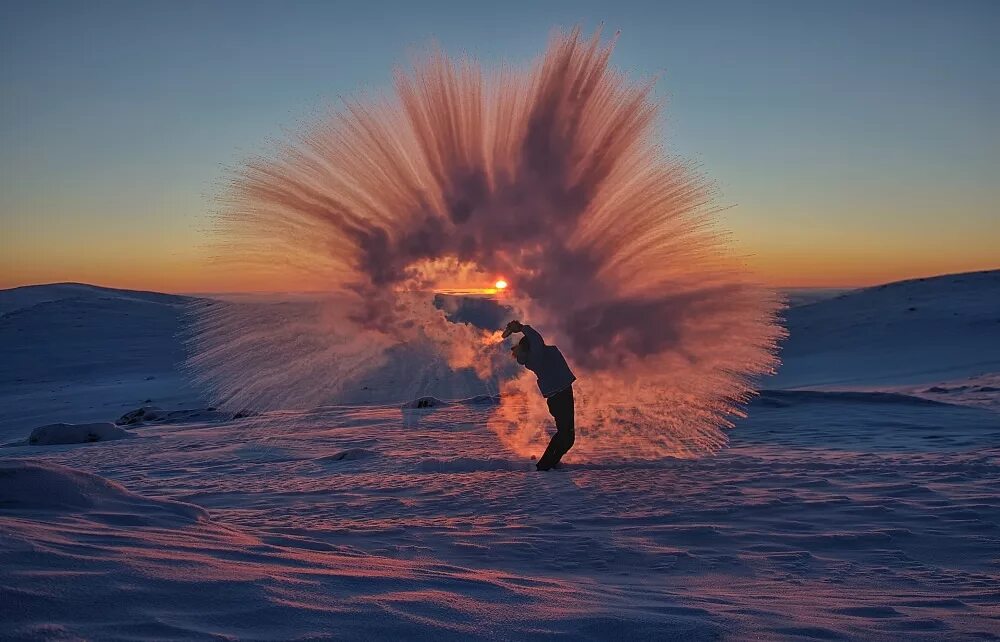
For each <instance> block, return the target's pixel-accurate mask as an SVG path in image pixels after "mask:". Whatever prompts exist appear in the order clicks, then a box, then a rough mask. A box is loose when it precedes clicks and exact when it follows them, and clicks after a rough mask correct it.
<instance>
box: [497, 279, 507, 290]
mask: <svg viewBox="0 0 1000 642" xmlns="http://www.w3.org/2000/svg"><path fill="white" fill-rule="evenodd" d="M505 287H507V282H506V281H504V280H503V279H500V280H499V281H497V282H496V288H497V289H498V290H502V289H504V288H505Z"/></svg>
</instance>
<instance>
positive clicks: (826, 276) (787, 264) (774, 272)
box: [0, 255, 1000, 295]
mask: <svg viewBox="0 0 1000 642" xmlns="http://www.w3.org/2000/svg"><path fill="white" fill-rule="evenodd" d="M5 258H7V257H5ZM852 258H855V257H852ZM881 258H882V260H881V261H879V260H876V259H874V258H873V257H856V260H854V261H844V260H843V259H840V260H838V259H837V258H836V257H833V256H817V255H813V256H808V257H807V256H790V255H784V256H780V255H779V256H774V255H768V256H762V255H758V256H755V257H751V258H749V259H748V263H749V265H750V267H751V269H752V270H753V271H754V272H755V273H756V274H757V275H758V277H759V279H760V281H761V282H762V283H764V284H766V285H768V286H771V287H775V288H811V287H816V288H821V287H834V288H854V287H867V286H871V285H879V284H882V283H890V282H892V281H900V280H905V279H912V278H920V277H929V276H935V275H939V274H953V273H959V272H975V271H979V270H990V269H1000V257H998V258H997V259H995V260H993V261H989V260H988V259H989V257H969V258H968V260H965V261H962V260H954V259H950V257H925V258H924V260H922V261H920V262H919V263H916V262H912V263H911V262H908V261H905V262H904V261H892V260H887V257H881ZM977 259H978V260H977ZM3 263H4V265H2V269H0V289H6V288H14V287H19V286H25V285H41V284H45V283H63V282H75V283H88V284H91V285H99V286H104V287H111V288H122V289H129V290H152V291H158V292H169V293H186V294H199V293H268V292H310V291H317V292H320V291H323V290H324V288H323V284H322V283H321V282H319V281H303V280H302V276H301V275H294V276H293V275H290V274H283V273H281V272H280V271H279V270H275V271H273V272H271V271H268V272H267V273H266V274H265V273H263V272H262V273H259V274H247V273H239V274H238V273H233V272H229V271H224V270H217V269H208V268H207V267H206V266H204V265H200V264H199V263H198V262H197V261H194V262H192V263H187V262H182V261H176V260H174V261H171V260H157V259H156V257H147V258H146V260H144V261H121V260H114V259H110V260H109V259H108V257H100V258H98V257H94V258H93V259H92V260H86V261H84V260H80V261H60V262H57V263H54V264H49V265H39V264H37V263H34V262H33V263H34V264H32V265H25V264H17V263H15V264H11V263H10V262H8V261H7V260H4V261H3ZM18 263H20V262H18ZM501 283H503V284H504V285H502V286H501V285H500V284H501ZM509 287H510V284H509V283H507V282H506V281H505V280H504V279H498V280H497V282H496V283H494V284H493V286H492V287H484V288H455V289H436V290H435V291H438V292H441V293H445V294H463V293H467V294H484V295H485V294H497V293H498V292H501V291H503V290H506V289H508V288H509Z"/></svg>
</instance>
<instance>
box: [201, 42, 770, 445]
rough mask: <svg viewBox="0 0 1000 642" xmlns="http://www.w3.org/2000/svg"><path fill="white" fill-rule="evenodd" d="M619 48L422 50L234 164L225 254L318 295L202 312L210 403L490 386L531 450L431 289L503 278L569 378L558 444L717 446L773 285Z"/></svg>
mask: <svg viewBox="0 0 1000 642" xmlns="http://www.w3.org/2000/svg"><path fill="white" fill-rule="evenodd" d="M612 47H613V43H612V44H604V43H602V42H601V40H600V37H599V34H598V35H595V36H594V37H593V38H591V39H589V40H586V39H584V38H581V35H580V32H579V30H574V31H573V32H571V33H569V34H562V33H557V34H556V35H555V36H553V39H552V41H551V43H550V45H549V47H548V50H547V51H546V53H545V54H544V55H543V56H542V57H541V58H540V59H539V60H538V61H537V62H536V63H535V64H534V65H533V66H531V68H530V69H527V70H519V69H512V68H509V67H501V68H499V69H498V70H496V71H491V72H488V73H486V72H483V71H482V70H481V69H480V68H479V66H478V65H477V64H475V63H474V62H472V61H470V60H465V59H463V60H458V61H455V60H452V59H449V58H447V57H446V56H444V55H443V54H440V53H434V54H431V55H430V56H428V57H427V58H425V59H424V60H422V61H421V62H418V63H417V64H416V65H415V67H414V68H413V69H412V70H409V71H401V72H398V73H397V75H396V82H395V96H394V97H392V98H390V99H382V100H359V101H354V102H350V103H348V104H347V106H346V108H345V109H343V110H341V111H338V112H336V113H333V114H332V115H330V116H328V117H325V118H323V119H321V120H319V121H318V122H316V123H313V124H312V125H310V126H308V127H306V128H304V129H303V131H302V132H300V133H299V134H297V135H294V136H293V137H291V139H290V140H289V141H287V142H285V143H283V144H281V145H280V147H279V149H277V151H275V152H274V153H273V154H270V155H267V156H264V157H259V158H253V159H251V160H249V161H248V162H246V163H245V164H244V165H243V166H241V167H240V168H239V169H238V170H237V171H236V173H235V175H234V176H233V177H232V184H231V185H230V186H229V189H228V190H227V196H226V200H225V203H224V208H223V211H222V212H221V213H220V215H219V216H218V219H217V222H218V232H219V236H218V240H219V246H218V247H219V249H220V251H219V253H218V254H219V255H220V257H221V258H222V259H223V260H224V261H226V262H229V263H231V265H232V266H234V267H236V268H237V269H239V270H241V271H243V272H244V273H245V274H257V275H263V277H267V278H271V277H274V275H279V276H278V277H274V278H280V279H281V281H280V282H281V283H283V284H285V287H286V289H289V290H294V289H298V288H299V287H302V286H310V287H315V286H317V285H318V286H320V287H321V288H322V289H323V290H324V292H325V293H326V294H325V295H324V296H322V297H317V298H314V299H308V300H305V299H303V300H297V301H291V302H286V303H283V304H280V305H263V304H261V305H232V304H226V305H210V306H208V307H206V308H205V309H202V310H200V311H199V321H198V325H197V331H196V335H195V338H194V341H193V347H194V355H193V356H192V359H191V366H192V368H193V369H194V371H195V372H196V373H197V374H198V376H199V377H200V378H201V379H202V380H203V381H204V382H205V383H206V384H207V385H208V386H210V389H211V390H213V391H214V392H215V394H216V396H217V397H218V401H219V402H220V404H222V405H224V406H228V407H230V408H245V407H251V408H257V409H266V408H291V407H309V406H314V405H318V404H321V403H325V402H329V401H336V400H343V399H349V398H351V396H352V395H353V394H355V391H356V390H357V389H358V388H359V386H360V384H361V383H363V382H366V381H372V382H375V380H376V379H379V378H380V379H381V380H382V381H393V382H394V383H393V384H392V385H390V386H388V387H385V386H383V388H382V389H383V391H385V393H386V395H387V400H389V399H391V398H393V397H395V398H396V400H398V401H402V400H404V399H405V398H413V396H416V395H419V394H437V395H440V396H447V395H448V394H449V393H451V394H452V395H456V394H469V395H471V394H476V393H482V392H484V387H485V388H486V390H485V391H488V392H495V391H496V390H497V388H499V392H500V393H501V405H500V407H499V408H498V409H497V410H496V411H495V412H494V413H492V415H491V419H490V422H489V425H490V428H491V429H492V430H494V431H495V432H496V434H497V435H498V436H499V438H500V440H501V442H502V443H503V444H504V445H505V446H506V447H507V448H509V449H510V450H512V451H514V452H517V453H519V454H528V453H536V454H537V453H539V452H541V450H542V448H543V447H544V443H545V441H547V436H546V435H545V433H544V430H543V429H544V428H545V426H546V424H547V422H548V421H549V418H548V415H547V413H546V410H545V406H544V402H543V400H542V399H541V398H540V396H539V394H538V391H537V389H536V388H535V384H534V377H533V375H532V374H531V373H529V372H526V371H524V370H523V369H521V370H519V369H516V368H515V367H514V366H513V365H512V364H511V359H510V357H509V354H508V351H507V349H506V347H505V345H502V344H501V343H500V339H499V333H497V332H494V331H492V330H482V329H477V328H475V327H473V326H471V325H466V324H461V323H452V322H449V321H448V320H447V318H446V316H445V313H444V311H442V310H440V309H438V308H437V307H435V306H434V305H433V301H432V299H433V297H432V296H429V295H428V293H429V292H433V291H435V290H439V289H442V288H462V287H487V286H488V285H489V284H492V283H493V281H494V280H495V279H496V278H497V277H499V276H503V277H505V278H506V280H507V281H509V282H510V284H511V287H510V288H509V289H508V291H506V292H505V294H504V297H505V299H504V301H503V302H504V303H505V304H506V305H510V306H511V307H512V308H514V309H515V310H516V311H517V312H518V313H519V315H520V318H521V320H522V321H524V322H527V323H531V324H532V325H533V326H534V327H535V328H536V329H538V330H539V331H540V332H541V333H542V335H543V336H544V337H545V339H546V342H547V343H554V344H556V345H558V346H559V347H560V349H561V350H562V352H563V353H564V355H565V356H566V357H567V360H568V361H569V362H570V365H571V367H572V368H573V369H574V371H575V372H576V374H577V376H578V378H579V381H578V383H577V384H576V386H575V388H576V391H577V395H576V396H577V446H576V447H575V448H574V450H572V451H571V453H570V455H569V456H568V457H567V458H568V459H569V460H576V461H580V460H597V459H621V458H650V457H661V456H664V455H675V456H686V455H696V454H700V453H704V452H710V451H713V450H715V449H717V448H719V447H721V446H722V445H724V443H725V441H726V436H725V428H727V427H728V426H729V425H730V424H729V423H728V421H729V418H731V417H732V416H734V415H739V414H740V408H741V406H742V404H743V403H745V402H746V401H747V399H748V398H749V396H750V395H751V394H752V385H753V381H754V378H755V377H756V376H758V375H760V374H762V373H767V372H769V371H770V370H771V369H772V368H773V367H774V366H775V365H776V358H775V356H774V352H775V342H776V341H777V339H778V338H780V336H781V334H782V330H781V328H780V327H779V326H778V325H777V324H776V321H775V315H776V313H777V310H778V308H779V307H780V302H779V299H778V297H777V296H776V295H775V294H774V293H773V292H771V291H769V290H767V289H766V288H762V287H760V286H759V285H757V284H756V283H755V282H754V281H753V279H752V278H751V277H750V275H748V274H747V272H746V270H745V269H744V267H743V266H742V264H741V262H740V261H739V259H738V257H735V256H733V255H732V253H731V252H730V251H729V249H728V247H727V245H726V240H725V236H724V235H723V234H722V233H721V232H720V231H718V230H717V229H716V228H715V227H714V216H715V214H716V212H717V210H716V209H715V208H714V207H713V205H712V193H711V188H710V184H709V183H708V182H707V181H706V180H705V179H704V177H702V176H701V175H699V174H698V173H697V172H696V171H693V170H692V168H691V167H690V166H689V165H687V164H685V163H684V162H682V161H678V160H676V159H673V158H671V157H669V156H667V155H666V154H665V153H664V152H663V150H661V149H660V148H659V147H658V146H657V144H656V140H657V138H658V136H657V132H656V128H655V118H656V115H657V110H658V106H657V105H656V104H655V103H654V101H653V100H652V99H651V96H650V92H651V89H652V85H651V84H649V83H645V84H636V83H633V82H630V81H629V80H627V79H626V78H625V77H624V76H623V75H622V74H621V73H619V72H617V71H615V70H614V69H613V68H611V67H610V66H609V57H610V55H611V51H612ZM263 277H262V278H263ZM272 280H273V279H272ZM516 338H517V336H515V340H516ZM373 385H374V384H373Z"/></svg>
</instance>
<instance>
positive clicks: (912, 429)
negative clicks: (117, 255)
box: [0, 272, 1000, 640]
mask: <svg viewBox="0 0 1000 642" xmlns="http://www.w3.org/2000/svg"><path fill="white" fill-rule="evenodd" d="M184 304H185V299H183V298H181V297H170V296H167V295H154V294H149V293H130V292H121V291H109V290H103V289H96V288H90V287H89V286H68V285H60V286H42V287H40V288H36V289H30V288H29V289H25V288H21V289H17V290H8V291H4V292H0V314H2V316H0V408H2V409H3V412H2V417H0V443H6V444H8V447H6V448H3V449H0V638H3V639H17V638H42V639H45V638H57V639H62V638H67V639H76V638H87V639H135V638H212V637H228V638H240V639H261V640H271V639H288V638H307V639H323V638H336V639H375V638H390V639H434V640H443V639H456V640H467V639H521V638H538V639H551V638H566V639H680V640H689V639H694V640H697V639H733V640H743V639H824V640H826V639H864V640H869V639H884V640H896V639H927V640H940V639H969V640H973V639H977V640H978V639H1000V491H998V490H997V489H998V488H1000V414H997V409H998V407H1000V406H998V404H997V400H998V399H1000V385H998V383H1000V374H998V373H1000V272H987V273H978V274H971V275H956V276H949V277H941V278H935V279H927V280H923V281H915V282H906V283H900V284H891V285H888V286H884V287H882V288H872V289H866V290H861V291H855V292H849V293H843V294H841V295H839V296H835V297H833V298H828V299H825V300H821V301H817V302H813V303H808V304H804V305H800V306H796V307H793V308H792V309H790V310H789V311H788V315H787V316H788V322H789V329H790V331H791V337H790V339H789V342H788V345H787V349H786V353H785V358H786V361H787V366H786V368H783V369H782V371H781V372H780V373H779V375H778V376H777V377H775V378H773V379H772V380H770V381H768V382H765V386H766V387H767V388H768V390H767V391H766V392H764V393H762V395H761V396H760V398H759V399H757V400H756V401H755V402H754V403H753V404H752V406H751V407H750V409H749V418H748V419H746V420H744V421H741V422H739V424H738V426H737V427H736V429H735V430H733V431H732V432H731V440H732V441H731V445H730V447H728V448H726V449H725V450H723V451H722V452H720V453H719V454H718V455H716V456H713V457H709V458H704V459H700V460H663V461H646V462H631V463H625V464H620V465H588V464H581V463H577V464H573V463H569V464H567V465H566V466H565V467H564V468H563V470H561V471H557V472H551V473H547V474H543V473H537V472H534V471H533V470H532V466H531V462H529V461H523V460H520V459H518V458H515V457H513V456H511V455H509V454H507V453H505V452H503V451H502V450H501V449H500V448H499V446H498V443H497V440H496V438H495V436H494V435H493V434H492V433H490V432H489V431H488V430H487V429H486V428H485V421H486V417H487V416H488V414H489V413H490V412H491V409H492V408H493V405H492V403H491V399H490V398H488V397H481V398H478V399H470V400H466V401H465V402H460V403H448V404H437V403H433V402H432V403H430V404H429V407H410V408H400V407H399V406H398V405H393V406H385V405H365V406H341V407H325V408H319V409H316V410H313V411H310V412H304V413H287V412H286V413H275V414H274V415H272V416H265V417H256V416H250V417H243V418H240V419H235V420H230V419H228V418H227V417H226V416H224V415H222V414H221V413H219V412H216V411H213V410H210V409H208V408H206V405H207V402H206V401H205V400H204V399H201V398H199V396H198V394H197V391H194V390H191V389H190V388H188V387H187V386H186V384H185V381H184V377H183V374H182V372H181V371H180V370H179V369H178V368H177V362H178V360H179V359H180V358H181V357H182V356H183V346H182V345H181V343H180V341H179V338H178V336H179V334H180V333H182V331H183V325H184ZM910 308H913V309H912V310H911V309H910ZM411 405H413V406H417V405H420V406H427V405H428V404H411ZM143 407H145V410H144V411H143V412H141V413H134V414H131V415H129V416H128V417H127V418H123V415H125V414H126V413H128V412H129V411H134V410H137V409H139V408H143ZM182 411H183V412H182ZM119 419H122V424H123V425H122V429H123V430H126V431H128V432H129V433H131V434H134V435H135V438H131V439H116V440H113V441H106V442H105V441H100V442H98V443H84V444H71V445H44V446H42V445H28V444H26V443H25V440H26V439H27V438H28V436H29V434H30V433H31V431H32V430H33V429H34V428H36V427H38V426H41V425H44V424H53V423H57V422H69V423H74V424H84V423H87V422H97V421H104V422H108V421H115V420H119Z"/></svg>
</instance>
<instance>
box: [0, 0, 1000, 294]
mask: <svg viewBox="0 0 1000 642" xmlns="http://www.w3.org/2000/svg"><path fill="white" fill-rule="evenodd" d="M0 12H2V14H0V15H2V19H0V52H2V53H0V57H2V61H3V64H2V67H0V87H2V98H0V226H2V228H0V234H2V237H3V240H2V241H0V252H2V254H3V258H2V259H0V272H3V273H5V274H3V275H0V287H9V286H11V285H17V284H21V283H27V282H40V281H47V280H85V281H103V282H108V281H113V283H108V284H111V285H124V286H128V287H137V286H141V285H142V279H146V280H147V281H149V283H148V287H162V288H164V289H192V288H194V289H197V288H196V287H195V286H193V285H190V283H189V281H190V280H191V279H192V278H194V276H192V269H193V268H192V265H194V264H195V263H196V262H197V260H198V258H199V255H198V251H199V250H198V249H197V246H198V241H199V239H200V238H201V234H202V230H203V229H204V228H205V227H206V224H207V223H206V215H207V213H208V212H209V211H210V210H211V207H212V205H211V195H212V194H213V193H214V192H215V191H216V189H217V185H218V181H219V180H220V179H221V177H222V173H223V168H224V167H225V166H229V165H234V164H236V163H238V162H239V161H240V160H241V159H242V158H243V157H245V156H246V155H247V154H248V153H251V152H253V151H255V150H257V149H260V148H261V147H262V146H263V145H264V144H265V143H266V141H267V139H268V138H273V137H276V136H281V132H282V129H283V128H288V127H294V126H295V124H296V123H297V122H300V121H301V120H302V119H303V118H306V117H308V116H309V115H310V114H312V113H314V112H315V111H316V110H318V109H322V108H323V107H324V106H325V105H327V104H329V103H330V102H331V101H335V100H336V99H337V97H338V96H347V95H353V94H357V93H358V92H359V91H362V90H365V89H368V90H376V91H377V90H384V89H387V88H388V87H389V85H390V82H391V77H392V69H393V66H394V65H397V64H401V63H405V62H406V58H407V55H408V54H410V53H412V52H414V51H419V50H420V49H421V48H425V47H426V46H427V45H428V44H429V43H431V42H438V43H440V44H441V45H442V46H443V48H444V49H445V50H446V51H447V52H449V53H452V54H460V53H463V52H468V53H470V54H472V55H473V56H475V57H477V58H479V59H480V60H482V61H483V62H484V63H490V62H493V61H496V60H499V59H501V58H502V59H505V60H508V61H512V62H525V61H528V60H530V59H531V58H532V57H534V56H535V55H537V54H538V53H540V52H541V50H542V49H543V48H544V46H545V43H546V39H547V37H548V35H549V33H550V32H551V30H552V28H553V27H556V26H565V27H570V26H572V25H574V24H581V25H582V26H583V27H584V29H585V30H588V31H589V30H592V29H594V28H596V27H598V26H599V25H600V24H602V23H603V24H604V29H605V32H606V33H608V34H609V35H610V34H612V33H614V32H615V31H617V30H620V31H621V38H620V41H619V44H618V47H617V49H616V53H615V56H614V58H613V61H614V63H615V64H616V65H617V66H619V67H620V68H622V69H624V70H625V71H627V72H629V73H630V74H633V75H635V76H641V77H648V76H652V75H656V76H658V77H659V78H660V81H659V84H658V89H657V93H658V95H659V96H661V97H663V98H665V99H666V100H667V108H666V110H665V112H664V116H663V125H664V132H665V142H666V143H667V146H668V147H669V148H670V149H671V150H672V151H674V152H675V153H677V154H680V155H682V156H686V157H689V158H693V159H695V160H697V161H699V162H700V163H701V164H702V166H703V167H704V169H705V171H707V172H708V174H709V175H711V176H712V177H713V178H714V179H716V180H717V182H718V185H719V187H720V189H721V194H722V197H721V203H722V204H725V205H733V206H734V207H732V208H731V209H729V210H727V211H726V212H725V214H724V217H723V218H724V222H725V224H726V225H727V226H728V227H730V228H731V229H732V230H733V232H734V238H735V242H736V244H737V246H738V247H739V249H740V250H741V251H743V252H745V253H747V254H750V255H752V257H753V258H752V260H751V263H752V264H754V265H755V266H756V267H757V268H758V269H759V270H760V272H761V274H762V276H763V277H764V278H766V279H767V280H769V281H771V282H774V283H776V284H788V285H793V284H794V285H804V284H827V285H835V284H844V285H853V284H859V283H867V282H875V281H880V280H888V279H891V278H901V277H904V276H916V275H921V274H930V273H936V272H946V271H959V270H963V269H984V268H990V267H1000V249H998V248H1000V211H998V208H997V205H996V203H997V202H998V200H1000V187H998V184H1000V181H998V179H1000V126H998V125H997V122H996V121H997V113H998V104H1000V71H998V68H1000V45H998V44H997V38H996V33H997V32H998V28H1000V3H996V2H989V1H986V2H971V1H956V2H919V1H910V2H836V3H833V2H809V1H802V2H766V3H765V2H762V3H751V2H685V3H671V2H624V1H623V2H604V3H597V2H547V3H528V2H525V3H521V2H505V3H503V4H495V5H489V4H485V3H469V2H465V3H446V2H429V3H422V4H418V3H401V2H400V3H381V2H366V3H341V2H322V3H320V2H291V3H278V2H86V3H83V2H67V3H54V2H23V3H7V4H5V5H4V7H3V8H2V9H0ZM184 275H187V276H184ZM174 277H176V278H174ZM182 277H183V278H182ZM185 279H188V280H185ZM191 283H193V281H191ZM209 289H211V288H209Z"/></svg>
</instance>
